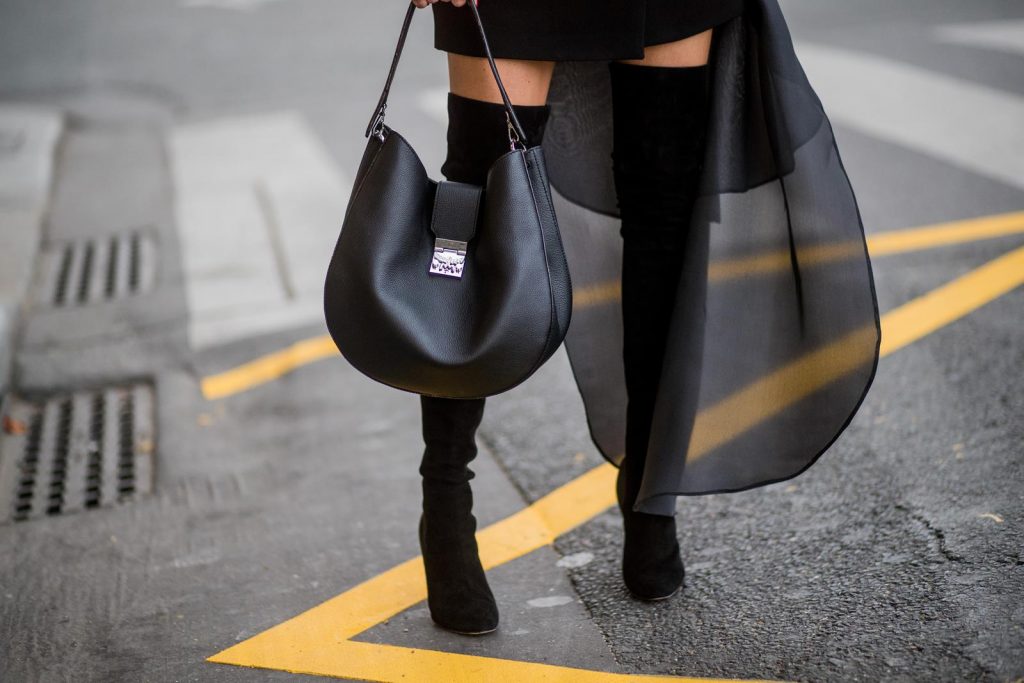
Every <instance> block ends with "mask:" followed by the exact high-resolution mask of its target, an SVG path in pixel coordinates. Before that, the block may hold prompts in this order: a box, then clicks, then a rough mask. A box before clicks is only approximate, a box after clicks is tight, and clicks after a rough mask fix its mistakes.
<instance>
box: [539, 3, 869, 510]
mask: <svg viewBox="0 0 1024 683" xmlns="http://www.w3.org/2000/svg"><path fill="white" fill-rule="evenodd" d="M713 35H714V37H713V42H712V47H711V57H710V64H711V81H712V85H711V88H712V92H711V100H712V102H711V112H710V122H709V128H708V137H707V148H706V155H705V159H704V165H703V171H702V176H701V181H700V196H699V198H698V200H697V204H696V207H695V209H694V212H693V214H692V218H691V221H690V229H689V232H688V237H687V240H688V243H687V249H686V252H687V253H686V263H685V266H684V272H683V275H682V277H681V280H680V282H679V289H678V293H677V298H676V304H675V310H674V312H673V314H672V320H671V324H670V332H669V343H668V348H667V351H666V356H665V361H664V368H663V370H662V376H661V380H660V386H659V393H658V397H657V401H656V406H655V411H654V421H653V427H652V432H651V440H650V444H649V447H648V454H647V461H646V466H645V471H644V478H643V483H642V485H641V489H640V494H639V495H638V497H637V503H636V505H635V509H636V510H640V511H644V512H650V513H655V514H672V513H673V512H674V510H675V495H676V494H683V495H686V494H702V493H714V492H726V491H739V490H743V489H747V488H750V487H754V486H759V485H763V484H768V483H772V482H776V481H780V480H783V479H787V478H789V477H793V476H795V475H797V474H799V473H800V472H802V471H803V470H805V469H806V468H807V467H809V466H810V465H811V464H812V463H813V462H814V461H815V460H816V459H817V458H818V456H819V455H821V453H823V452H824V451H825V450H826V449H827V448H828V447H829V446H830V445H831V444H832V443H833V441H834V440H835V439H836V438H837V437H838V436H839V434H840V433H841V432H842V431H843V429H844V428H845V427H846V425H847V424H848V423H849V421H850V420H851V418H852V417H853V415H854V413H855V412H856V410H857V408H858V407H859V406H860V403H861V401H862V400H863V398H864V395H865V393H866V392H867V390H868V387H869V386H870V384H871V381H872V378H873V377H874V372H875V368H876V366H877V362H878V350H879V343H880V327H879V318H878V306H877V302H876V298H875V291H874V284H873V279H872V274H871V265H870V262H869V260H868V254H867V249H866V245H865V240H864V230H863V224H862V221H861V218H860V213H859V211H858V208H857V202H856V198H855V196H854V193H853V190H852V188H851V186H850V183H849V179H848V177H847V174H846V171H845V169H844V168H843V164H842V160H841V159H840V157H839V151H838V149H837V147H836V142H835V138H834V137H833V133H832V127H831V125H830V123H829V121H828V118H827V117H826V115H825V112H824V110H823V108H822V105H821V103H820V101H819V100H818V97H817V95H816V94H815V92H814V90H813V89H812V87H811V85H810V84H809V83H808V81H807V78H806V76H805V74H804V71H803V69H802V67H801V65H800V63H799V61H798V59H797V56H796V54H795V52H794V49H793V43H792V39H791V37H790V34H789V30H788V28H787V26H786V22H785V19H784V17H783V15H782V11H781V9H780V8H779V6H778V3H777V1H776V0H748V2H747V3H746V5H745V8H744V12H743V14H742V15H740V16H738V17H736V18H734V19H731V20H729V21H728V22H727V23H725V24H722V25H720V26H717V27H716V28H715V32H714V34H713ZM548 102H549V103H550V104H551V106H552V113H551V119H550V121H549V124H548V128H547V132H546V135H545V139H544V143H543V144H544V148H545V155H546V157H547V162H548V171H549V174H550V178H551V183H552V188H553V190H554V194H555V202H556V211H557V215H558V220H559V224H560V227H561V231H562V239H563V242H564V244H565V248H566V251H567V256H568V259H569V266H570V270H571V274H572V278H573V290H574V306H573V317H572V323H571V325H570V329H569V334H568V336H567V338H566V348H567V351H568V355H569V359H570V363H571V365H572V369H573V374H574V376H575V379H576V383H577V385H578V387H579V390H580V393H581V395H582V397H583V402H584V406H585V408H586V413H587V421H588V423H589V427H590V432H591V435H592V437H593V440H594V443H595V444H596V445H597V447H598V449H599V450H600V451H601V453H602V454H603V455H604V457H605V458H606V459H608V460H609V461H610V462H612V463H614V464H616V465H618V464H619V463H620V462H621V460H622V457H623V449H624V443H625V415H626V410H625V408H626V392H625V380H624V373H623V364H622V316H621V310H620V297H619V277H620V271H621V253H622V252H621V247H622V245H621V237H620V236H619V232H618V229H619V220H618V217H617V208H616V201H615V189H614V183H613V179H612V170H611V157H610V152H611V140H612V127H611V126H612V121H611V111H612V109H611V97H610V86H609V75H608V69H607V63H606V62H603V61H578V62H560V63H559V64H558V65H557V66H556V67H555V73H554V76H553V81H552V85H551V92H550V96H549V100H548Z"/></svg>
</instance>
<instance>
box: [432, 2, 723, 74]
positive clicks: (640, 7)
mask: <svg viewBox="0 0 1024 683" xmlns="http://www.w3.org/2000/svg"><path fill="white" fill-rule="evenodd" d="M432 7H433V14H434V47H436V48H437V49H439V50H444V51H445V52H454V53H457V54H462V55H470V56H473V57H483V56H484V52H483V47H482V45H481V42H480V35H479V34H478V33H477V29H476V25H475V24H474V22H473V17H472V14H471V13H470V12H469V10H468V9H466V8H460V7H454V6H453V5H451V4H449V3H447V2H438V3H436V4H434V5H433V6H432ZM478 7H479V11H480V20H481V21H482V22H483V24H484V29H485V30H486V31H487V40H488V42H489V43H490V45H491V52H492V53H493V54H494V56H495V57H504V58H508V59H540V60H551V61H576V60H599V59H606V60H607V59H639V58H641V57H643V56H644V52H643V49H644V46H646V45H657V44H659V43H668V42H671V41H674V40H679V39H680V38H685V37H687V36H692V35H694V34H696V33H700V32H702V31H705V30H707V29H709V28H712V27H714V26H717V25H719V24H722V23H724V22H725V21H727V20H729V19H731V18H733V17H735V16H737V15H738V14H740V13H741V12H742V11H743V0H646V1H643V0H602V1H600V2H597V1H595V0H559V1H557V2H552V1H551V0H481V2H480V4H479V6H478Z"/></svg>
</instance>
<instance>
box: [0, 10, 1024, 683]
mask: <svg viewBox="0 0 1024 683" xmlns="http://www.w3.org/2000/svg"><path fill="white" fill-rule="evenodd" d="M357 8H358V9H357ZM783 10H784V12H785V13H786V16H787V18H788V20H789V23H790V28H791V30H792V32H793V35H794V38H795V40H796V42H797V51H798V54H799V55H800V57H801V59H802V60H803V61H804V65H805V68H806V70H807V72H808V75H809V77H810V79H811V83H812V84H813V85H814V86H815V88H816V89H817V90H818V92H819V95H820V96H821V99H822V101H823V103H824V105H825V108H826V112H827V113H828V114H829V116H830V118H831V120H832V123H833V126H834V128H835V131H836V136H837V139H838V146H839V149H840V152H841V154H842V155H843V161H844V164H845V166H846V169H847V170H848V172H849V174H850V177H851V181H852V184H853V187H854V190H855V192H856V194H857V197H858V200H859V202H860V208H861V212H862V215H863V218H864V223H865V227H866V230H867V232H868V233H869V238H870V240H871V244H870V247H871V251H872V254H873V257H874V270H875V275H876V284H877V287H878V294H879V303H880V306H881V310H882V313H883V315H884V316H885V318H884V320H883V326H884V327H883V330H884V333H885V334H886V335H887V336H888V338H891V339H893V340H901V341H899V343H896V342H895V341H894V342H893V343H891V345H890V346H889V347H885V349H884V351H885V357H884V358H883V359H882V361H881V363H880V366H879V369H878V374H877V377H876V379H875V382H874V385H873V388H872V390H871V392H870V394H869V395H868V397H867V399H866V402H865V403H864V405H863V407H862V409H861V410H860V412H859V413H858V415H857V417H856V418H855V420H854V421H853V423H852V424H851V426H850V427H849V429H848V430H847V431H846V432H845V433H844V434H843V436H842V437H841V438H840V439H839V441H838V442H837V443H836V444H835V445H834V447H833V448H832V449H831V450H830V451H829V452H828V453H827V454H826V455H825V456H824V457H823V458H822V459H821V460H820V461H819V462H818V463H817V464H816V465H815V466H814V467H812V468H811V469H810V470H809V471H808V472H807V473H805V474H803V475H801V476H800V477H798V478H796V479H794V480H791V481H789V482H783V483H781V484H776V485H772V486H768V487H765V488H761V489H758V490H754V491H749V492H745V493H740V494H733V495H716V496H704V497H695V498H686V499H682V500H680V502H679V521H680V534H681V544H682V548H683V555H684V559H685V561H686V564H687V586H686V589H685V591H684V593H682V594H681V595H679V596H676V597H675V598H673V599H672V600H669V601H665V602H663V603H658V604H656V605H649V604H643V603H638V602H636V601H633V600H631V599H630V598H629V597H628V595H627V593H626V591H625V589H624V587H623V586H622V583H621V579H620V576H619V557H620V553H621V533H622V525H621V518H620V516H619V513H618V512H617V510H615V509H614V507H609V506H610V504H611V502H612V500H613V499H612V498H611V497H610V495H611V492H610V488H609V483H610V479H609V477H608V474H609V472H610V468H607V467H604V468H602V467H600V466H601V465H602V463H603V461H602V459H601V458H600V456H599V455H598V453H597V452H596V450H595V449H594V447H593V445H592V444H591V442H590V440H589V438H588V435H587V430H586V424H585V422H584V419H583V412H582V406H581V404H580V401H579V397H578V394H577V392H576V390H575V387H574V384H573V381H572V378H571V375H570V372H569V368H568V364H567V361H566V359H565V357H564V355H563V354H562V353H561V352H559V354H557V355H556V356H555V357H554V358H553V359H552V361H551V362H549V363H548V364H547V365H546V366H545V367H544V368H542V369H541V371H540V372H539V373H538V374H537V375H536V376H535V377H534V378H531V379H530V380H529V381H528V382H526V383H524V384H523V385H521V386H520V387H517V388H516V389H514V390H512V391H510V392H508V393H507V394H503V395H501V396H498V397H495V398H492V399H490V400H489V401H488V409H487V414H486V417H485V420H484V425H483V426H482V428H481V433H480V441H481V445H482V450H481V455H480V458H479V459H478V461H477V462H476V463H474V466H473V469H474V470H475V471H476V473H477V476H476V478H475V479H474V481H473V485H474V491H475V492H476V500H477V505H476V512H477V516H478V519H479V520H480V525H481V528H484V527H489V525H492V524H499V525H500V526H495V527H490V528H488V529H487V530H486V531H485V532H484V534H485V536H484V538H483V540H482V541H481V547H482V549H483V554H484V555H485V562H486V563H487V564H488V566H489V567H490V569H489V577H490V582H491V585H492V587H493V589H494V591H495V594H496V597H497V599H498V601H499V604H500V609H501V613H502V626H501V628H500V629H499V631H498V632H497V633H495V634H493V635H492V636H487V637H483V638H464V637H459V636H455V635H452V634H448V633H446V632H444V631H441V630H440V629H437V628H436V627H434V626H433V625H432V623H431V622H430V620H429V615H428V614H427V611H426V608H425V605H424V603H423V598H424V593H423V587H422V578H421V571H422V570H421V568H420V567H419V565H417V564H416V560H415V558H416V557H417V555H418V553H419V549H418V545H417V540H416V533H415V523H416V519H417V518H418V514H419V479H418V475H417V472H416V465H417V464H418V460H419V456H420V452H421V448H422V447H421V444H420V441H419V423H418V402H417V399H416V397H415V396H411V395H408V394H402V393H400V392H395V391H392V390H389V389H387V388H385V387H383V386H380V385H377V384H375V383H373V382H371V381H370V380H368V379H365V378H363V377H362V376H361V375H359V374H358V373H357V372H356V371H355V370H354V369H352V368H351V367H349V366H348V365H347V364H346V363H345V362H344V361H343V360H341V359H340V358H338V357H337V356H336V355H334V354H333V353H332V349H331V347H330V345H329V343H325V341H324V338H323V334H324V332H325V329H324V326H323V323H322V321H321V318H320V316H321V312H320V298H319V297H320V290H319V288H320V287H321V286H322V274H323V269H324V268H325V267H326V260H327V258H328V257H329V250H330V249H331V247H332V246H333V242H334V239H335V238H336V234H337V229H338V227H339V225H340V217H341V215H342V213H343V211H344V208H345V204H346V201H347V196H348V191H349V189H350V183H351V179H352V177H353V174H354V171H355V168H356V164H357V162H358V159H359V155H360V154H361V151H362V146H363V144H364V138H363V135H362V132H363V128H364V127H365V124H366V120H367V118H368V116H369V115H370V113H371V108H372V106H373V103H374V102H375V101H376V97H377V95H378V93H379V88H380V87H381V85H382V82H383V78H384V76H385V71H386V68H387V62H388V60H389V59H390V54H391V49H392V46H393V42H394V40H395V38H396V35H397V30H398V28H399V24H400V21H401V17H402V13H403V11H404V3H401V2H399V1H398V0H373V1H372V2H364V3H355V2H351V1H346V2H341V1H338V0H333V1H332V0H171V1H166V0H165V1H162V2H157V1H155V0H51V1H50V2H46V3H40V2H36V1H33V0H0V180H4V181H5V182H6V183H9V184H8V185H5V186H2V187H0V233H2V234H3V235H4V237H3V239H4V240H6V241H3V242H0V245H3V246H4V250H5V255H0V263H2V264H4V270H5V275H7V276H8V277H9V278H10V276H11V274H13V273H15V272H16V271H18V272H21V271H24V272H25V273H26V275H25V276H24V278H23V282H22V286H21V288H20V289H18V290H17V292H16V294H15V295H12V294H10V292H12V291H15V290H14V289H6V290H5V289H4V288H5V287H9V285H7V284H4V283H5V280H3V279H2V278H0V293H4V295H5V296H7V297H8V298H9V299H11V300H12V301H14V302H15V304H16V305H17V307H20V310H21V314H20V317H19V318H18V322H17V325H16V328H15V329H16V333H15V334H14V336H13V337H12V339H13V340H14V345H13V347H12V348H11V349H10V353H11V356H12V362H11V365H10V367H11V374H10V376H9V384H8V386H9V390H8V391H7V393H6V395H5V396H4V399H3V400H4V404H3V413H4V417H5V419H4V425H3V434H2V435H0V506H2V507H3V512H2V513H0V680H3V681H18V682H20V681H37V680H38V681H57V680H74V681H112V680H123V681H234V680H237V681H251V680H291V679H296V680H301V679H300V678H299V676H301V675H305V676H316V675H322V676H338V677H348V678H357V679H358V678H371V679H375V680H387V681H392V680H394V681H397V680H406V681H447V680H456V679H459V677H460V676H461V677H462V678H461V679H459V680H501V681H505V680H524V681H534V680H566V681H589V680H593V681H611V680H629V676H630V675H631V674H657V675H662V676H681V677H709V678H749V679H773V680H777V679H787V680H809V681H810V680H813V681H819V680H830V681H854V680H871V681H874V680H915V681H916V680H921V681H925V680H927V681H933V680H948V681H954V680H981V681H1015V680H1019V679H1021V678H1022V677H1024V556H1022V541H1024V394H1022V386H1024V384H1022V380H1024V377H1022V375H1024V287H1020V286H1019V285H1021V284H1022V283H1024V251H1022V249H1024V162H1022V159H1024V125H1022V124H1021V122H1022V121H1024V7H1022V6H1021V5H1020V4H1019V3H1014V2H1007V1H996V0H977V1H975V2H971V3H963V2H954V1H953V0H905V1H903V2H899V3H893V2H888V1H883V0H858V1H857V2H849V1H848V0H847V1H843V2H840V1H839V0H786V1H785V2H784V3H783ZM406 55H407V58H406V59H405V60H404V61H403V63H402V65H401V68H400V70H399V74H398V79H397V81H396V84H395V86H394V89H393V93H392V97H391V103H390V106H389V111H388V116H389V123H390V125H392V126H393V127H395V128H396V129H399V130H402V131H403V134H405V135H406V136H407V137H408V138H409V139H410V141H411V142H412V144H413V145H414V146H415V147H416V149H417V151H418V152H419V153H420V154H421V156H422V157H423V159H424V161H425V162H426V164H427V167H428V169H429V170H430V171H431V174H432V175H433V176H434V177H438V175H439V171H438V169H439V167H440V163H441V160H442V156H441V155H442V153H443V139H444V126H445V121H444V115H445V114H444V98H445V92H446V70H445V64H444V59H443V55H442V54H440V53H438V52H436V51H435V50H433V49H432V46H431V22H430V19H429V17H428V16H427V15H426V14H424V15H422V16H418V17H417V18H416V21H415V22H414V25H413V31H412V33H411V35H410V38H409V44H408V47H407V48H406ZM28 105H31V106H30V107H28ZM26 131H27V132H26ZM19 155H20V156H19ZM33 155H34V156H33ZM46 159H53V163H52V164H48V162H45V160H46ZM22 163H23V164H25V165H24V166H17V165H16V164H22ZM4 164H7V166H6V167H5V166H4ZM5 168H7V170H5ZM10 169H15V170H13V171H12V170H10ZM18 169H31V173H30V172H29V171H24V170H18ZM5 173H6V175H5ZM12 179H14V180H12ZM33 179H34V180H33ZM30 180H31V183H35V184H34V185H32V184H31V183H30V182H29V181H30ZM22 181H24V182H22ZM30 185H31V186H30ZM26 198H31V202H30V201H29V199H26ZM25 207H30V209H27V208H25ZM26 216H35V218H34V219H33V220H35V221H36V223H31V221H29V222H25V221H26V220H27V219H26ZM18 221H21V222H18ZM33 225H37V228H38V230H36V228H33V227H32V226H33ZM24 226H28V227H24ZM19 235H20V236H22V238H21V239H20V244H21V245H22V247H19V248H24V249H26V251H21V252H16V251H15V247H14V246H10V245H14V244H15V243H16V242H17V240H18V236H19ZM26 244H27V245H28V247H24V245H26ZM16 253H17V254H23V256H18V257H17V258H15V257H14V256H13V255H14V254H16ZM3 258H7V260H6V261H4V260H2V259H3ZM26 264H29V265H26ZM29 266H30V267H29ZM18 269H20V270H18ZM62 273H63V275H62ZM83 273H84V274H83ZM62 282H63V284H61V283H62ZM10 287H13V285H10ZM0 303H3V301H0ZM4 310H7V309H2V308H0V313H3V311H4ZM3 330H4V327H3V316H2V315H0V332H3ZM2 356H3V354H0V357H2ZM0 386H3V383H0ZM26 458H27V460H26ZM26 463H29V464H31V468H34V469H32V472H33V474H32V476H30V477H28V478H27V479H26V477H27V475H26V466H27V465H26ZM58 474H59V476H60V477H62V478H61V479H60V482H63V483H59V482H57V481H56V478H57V477H58ZM64 477H66V478H64ZM55 500H56V501H64V503H62V504H57V503H55V502H54V501H55ZM523 510H525V512H523ZM538 512H539V513H541V514H536V513H538ZM275 627H276V628H275ZM250 667H259V669H254V668H250ZM287 672H298V673H287Z"/></svg>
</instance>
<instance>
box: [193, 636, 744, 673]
mask: <svg viewBox="0 0 1024 683" xmlns="http://www.w3.org/2000/svg"><path fill="white" fill-rule="evenodd" d="M265 654H266V655H267V656H266V657H265V658H256V659H253V660H252V662H251V663H249V664H246V666H252V667H256V668H262V669H276V670H284V671H290V672H292V673H301V674H310V675H315V676H339V674H338V673H337V672H338V666H337V662H338V661H339V660H344V662H345V673H344V675H343V677H344V678H353V679H358V680H367V681H382V682H388V683H390V682H392V681H409V682H415V683H433V682H436V683H488V682H493V683H520V682H522V683H534V682H536V683H627V682H628V683H644V681H648V682H650V683H726V680H727V679H719V678H688V677H687V678H683V677H678V676H651V675H643V674H616V673H609V672H605V671H594V670H591V669H577V668H573V667H567V666H555V665H552V664H539V663H535V662H524V661H521V660H514V659H497V658H494V657H480V656H476V655H464V654H456V653H452V652H439V651H437V650H420V649H416V648H409V647H399V646H395V645H379V644H376V643H362V642H358V641H351V640H349V641H344V642H339V643H336V644H334V645H333V646H331V647H329V648H324V649H322V650H315V651H300V650H290V651H287V652H275V653H270V652H267V653H265ZM219 656H220V655H217V657H219ZM209 661H213V662H217V661H218V660H217V659H215V658H211V659H210V660H209ZM224 663H226V664H233V663H234V662H230V661H228V662H224ZM730 680H731V679H730ZM732 683H735V681H733V682H732Z"/></svg>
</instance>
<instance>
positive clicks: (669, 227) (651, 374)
mask: <svg viewBox="0 0 1024 683" xmlns="http://www.w3.org/2000/svg"><path fill="white" fill-rule="evenodd" d="M609 70H610V74H611V83H612V106H613V118H614V126H615V128H614V132H613V151H612V160H613V171H614V176H615V187H616V193H617V196H618V203H619V210H620V215H621V218H622V228H621V235H622V238H623V260H622V316H623V330H624V336H623V362H624V365H625V373H626V393H627V397H628V401H627V408H626V455H625V459H624V460H623V462H622V464H621V466H620V469H619V473H618V478H617V480H616V492H617V495H618V501H619V508H620V510H621V511H622V515H623V524H624V531H625V540H624V546H623V561H622V572H623V580H624V581H625V583H626V586H627V587H628V588H629V590H630V591H631V592H632V593H633V594H634V595H635V596H636V597H638V598H641V599H645V600H657V599H662V598H666V597H669V596H670V595H672V594H673V593H675V592H676V591H677V590H678V589H679V587H680V586H681V585H682V583H683V578H684V568H683V563H682V559H681V558H680V555H679V541H678V539H677V535H676V523H675V516H674V515H653V514H648V513H643V512H636V511H634V510H633V505H634V503H635V502H636V496H637V492H638V490H639V488H640V483H641V481H642V479H643V473H644V462H645V459H646V453H647V443H648V440H649V438H650V430H651V419H652V416H653V412H654V402H655V397H656V395H657V390H658V380H659V377H660V375H661V368H662V359H663V357H664V352H665V343H666V337H667V335H668V327H669V320H670V318H671V315H672V307H673V305H674V303H675V291H676V287H677V284H678V280H679V274H680V269H681V267H682V260H683V245H684V243H685V237H686V230H687V228H688V226H689V220H690V215H691V213H692V212H693V205H694V201H695V198H696V192H697V184H698V181H699V177H700V171H701V167H702V164H703V153H704V142H705V137H706V128H707V114H708V85H709V80H708V74H709V67H708V65H706V64H705V65H702V66H695V67H650V66H639V65H633V64H622V63H618V62H611V63H610V64H609Z"/></svg>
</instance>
